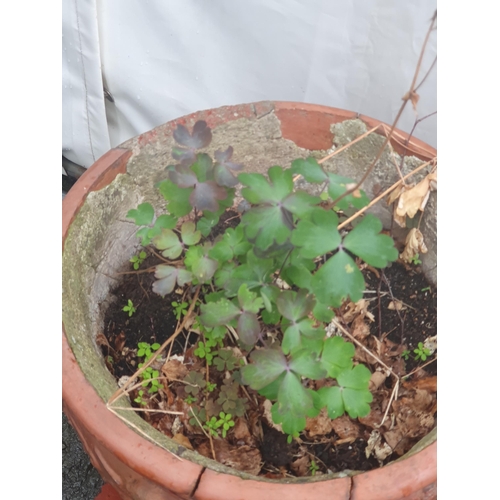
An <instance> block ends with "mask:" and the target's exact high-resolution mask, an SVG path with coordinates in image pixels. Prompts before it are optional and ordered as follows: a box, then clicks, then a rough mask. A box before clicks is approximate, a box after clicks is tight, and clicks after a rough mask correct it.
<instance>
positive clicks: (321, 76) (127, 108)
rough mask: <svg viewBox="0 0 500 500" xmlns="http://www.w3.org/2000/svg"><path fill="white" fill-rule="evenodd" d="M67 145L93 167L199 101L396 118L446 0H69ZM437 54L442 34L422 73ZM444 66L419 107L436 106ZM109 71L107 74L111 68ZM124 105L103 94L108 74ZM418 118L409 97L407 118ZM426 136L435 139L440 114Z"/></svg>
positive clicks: (406, 124) (73, 156)
mask: <svg viewBox="0 0 500 500" xmlns="http://www.w3.org/2000/svg"><path fill="white" fill-rule="evenodd" d="M63 6H64V7H63V37H64V38H63V154H64V155H65V156H66V157H68V158H69V159H70V160H72V161H74V162H76V163H78V164H80V165H83V166H85V167H88V166H90V165H91V164H92V163H93V161H95V160H96V159H97V158H99V157H100V156H101V155H102V154H104V153H105V152H106V151H107V150H108V149H109V148H110V147H114V146H116V145H118V144H120V143H121V142H123V141H125V140H127V139H128V138H130V137H132V136H135V135H137V134H140V133H142V132H145V131H147V130H150V129H151V128H153V127H155V126H157V125H159V124H161V123H164V122H166V121H168V120H171V119H173V118H176V117H178V116H182V115H185V114H187V113H191V112H193V111H196V110H199V109H207V108H213V107H218V106H222V105H226V104H238V103H244V102H252V101H260V100H286V101H301V102H311V103H317V104H325V105H329V106H335V107H339V108H344V109H349V110H352V111H357V112H360V113H363V114H365V115H369V116H372V117H374V118H378V119H380V120H382V121H385V122H389V123H390V122H392V120H393V119H394V117H395V116H396V113H397V111H398V109H399V107H400V104H401V97H402V96H403V95H404V93H405V92H406V91H407V90H408V88H409V85H410V82H411V79H412V76H413V72H414V69H415V65H416V62H417V59H418V55H419V53H420V49H421V47H422V43H423V41H424V37H425V34H426V32H427V30H428V27H429V22H430V18H431V16H432V15H433V13H434V10H435V9H436V0H405V1H401V0H350V1H346V0H345V1H342V2H340V1H338V2H334V1H332V0H294V1H292V0H246V1H235V0H212V1H206V0H169V1H166V0H63ZM435 56H436V32H433V34H432V36H431V39H430V43H429V45H428V50H427V53H426V56H425V58H424V61H423V65H422V70H421V76H423V75H424V74H425V72H426V71H427V69H428V68H429V67H430V65H431V64H432V61H433V60H434V58H435ZM436 69H437V68H436V67H434V69H433V71H432V73H431V74H430V76H429V78H428V79H427V80H426V82H425V83H424V85H423V86H422V87H421V88H420V89H419V94H420V102H419V106H418V112H419V116H420V117H422V116H425V115H427V114H429V113H432V112H433V111H435V110H436ZM101 75H102V76H101ZM103 79H104V81H105V84H106V87H107V88H108V89H109V91H110V92H111V94H112V96H113V98H114V100H115V102H114V103H111V102H109V101H107V100H106V101H105V100H104V96H103V92H102V86H103V81H102V80H103ZM414 120H415V114H414V113H413V110H412V109H411V106H407V109H406V110H405V114H404V115H403V117H402V119H401V120H400V122H399V127H400V128H401V129H403V130H406V131H410V130H411V128H412V126H413V123H414ZM415 136H416V137H418V138H420V139H422V140H424V141H425V142H428V143H429V144H431V145H432V146H436V115H434V116H433V117H431V118H429V119H427V120H425V121H423V122H421V123H420V124H419V125H418V127H417V129H416V131H415Z"/></svg>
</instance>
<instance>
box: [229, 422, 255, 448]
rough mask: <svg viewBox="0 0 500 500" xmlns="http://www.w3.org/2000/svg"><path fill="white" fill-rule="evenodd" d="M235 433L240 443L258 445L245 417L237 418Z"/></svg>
mask: <svg viewBox="0 0 500 500" xmlns="http://www.w3.org/2000/svg"><path fill="white" fill-rule="evenodd" d="M233 435H234V438H235V439H236V440H237V442H238V444H247V445H249V446H255V445H256V442H255V439H254V438H253V437H252V435H251V434H250V430H249V429H248V424H247V421H246V420H245V419H244V418H238V419H236V423H235V425H234V428H233Z"/></svg>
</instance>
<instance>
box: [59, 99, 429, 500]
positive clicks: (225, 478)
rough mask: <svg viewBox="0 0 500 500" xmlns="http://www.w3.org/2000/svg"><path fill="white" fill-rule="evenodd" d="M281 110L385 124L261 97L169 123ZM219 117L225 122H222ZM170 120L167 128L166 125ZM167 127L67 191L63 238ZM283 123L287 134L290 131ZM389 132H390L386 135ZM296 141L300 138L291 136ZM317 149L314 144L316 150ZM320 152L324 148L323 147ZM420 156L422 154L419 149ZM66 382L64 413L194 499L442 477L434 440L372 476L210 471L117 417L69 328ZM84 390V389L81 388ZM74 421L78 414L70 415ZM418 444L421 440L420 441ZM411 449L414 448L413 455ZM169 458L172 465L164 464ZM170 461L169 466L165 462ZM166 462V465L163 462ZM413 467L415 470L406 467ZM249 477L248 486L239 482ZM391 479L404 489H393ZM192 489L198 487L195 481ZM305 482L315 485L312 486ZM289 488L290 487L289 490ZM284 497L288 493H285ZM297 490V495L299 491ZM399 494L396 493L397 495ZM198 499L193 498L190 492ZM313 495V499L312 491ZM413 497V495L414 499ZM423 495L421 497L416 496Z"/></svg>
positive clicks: (419, 145) (383, 488) (381, 486)
mask: <svg viewBox="0 0 500 500" xmlns="http://www.w3.org/2000/svg"><path fill="white" fill-rule="evenodd" d="M269 108H270V109H271V111H274V112H275V113H276V115H277V116H278V118H279V119H280V120H281V121H282V124H283V119H285V120H286V118H287V116H286V115H287V114H290V113H304V114H307V113H312V114H316V115H318V116H319V115H325V116H326V119H327V120H329V121H330V123H334V122H333V121H331V120H332V117H335V119H336V121H337V122H340V121H344V120H348V119H354V118H359V119H361V120H362V121H363V122H365V123H366V124H367V125H368V126H369V127H375V126H377V125H379V124H381V123H382V122H380V121H379V120H376V119H373V118H370V117H366V116H364V115H359V114H357V113H353V112H350V111H346V110H342V109H338V108H332V107H327V106H322V105H316V104H305V103H296V102H271V103H270V102H267V101H266V102H258V103H250V104H242V105H235V106H224V107H222V108H214V110H206V111H198V112H195V113H191V114H189V115H186V116H183V117H179V118H177V119H175V120H171V121H170V122H167V124H170V125H173V126H175V125H176V124H177V123H185V122H186V121H195V120H196V119H205V120H206V121H207V122H208V124H209V126H213V125H214V123H215V125H218V124H222V123H227V122H228V121H231V120H236V119H238V118H242V117H245V116H258V113H259V110H261V111H262V110H263V111H266V109H269ZM215 110H217V111H219V110H222V111H223V112H221V113H220V115H219V117H215V118H214V116H212V115H210V113H211V112H212V111H215ZM218 118H219V121H217V120H218ZM167 124H164V125H167ZM164 125H160V126H159V127H156V128H154V129H152V130H151V131H148V132H145V133H144V134H141V135H139V136H137V137H136V138H133V139H131V140H129V141H126V142H125V143H123V144H121V145H120V146H118V147H116V148H113V149H111V150H110V151H108V152H107V153H106V154H104V155H103V156H102V157H101V158H99V159H98V160H97V161H96V162H95V163H94V164H93V165H92V166H91V167H90V168H89V169H88V170H87V171H86V172H85V173H84V174H83V175H82V176H81V177H80V179H79V180H78V181H77V182H76V183H75V185H74V186H73V187H72V188H71V190H70V191H69V192H68V194H67V195H66V196H65V198H64V199H63V211H62V215H63V217H62V218H63V228H62V229H63V231H62V233H63V234H62V236H63V239H62V243H63V249H64V242H65V239H66V237H67V234H68V231H69V228H70V226H71V223H72V221H73V219H74V217H75V216H76V214H77V213H78V212H79V210H80V208H81V207H82V205H83V204H84V202H85V199H86V197H87V195H88V194H89V193H90V192H92V191H96V190H99V189H102V188H103V187H105V186H107V185H108V184H110V183H111V182H112V181H113V180H114V179H115V177H116V176H117V175H118V174H119V173H126V169H127V162H128V160H129V159H130V157H131V156H132V155H133V151H132V148H131V147H130V141H132V140H138V142H139V144H140V145H141V146H142V145H145V144H147V143H149V142H151V141H153V140H155V139H156V137H157V134H158V133H159V131H160V129H161V128H162V127H163V126H164ZM284 128H285V127H284V126H283V137H284V138H289V137H287V136H286V134H287V132H286V131H285V130H284ZM396 131H397V133H398V134H399V135H400V136H401V137H403V138H404V139H403V140H405V139H407V138H408V134H406V133H405V132H402V131H400V130H398V129H396ZM382 135H383V134H382ZM292 140H293V139H292ZM409 147H411V148H412V151H409V152H408V154H409V155H411V154H413V155H415V156H419V157H421V158H422V159H424V158H426V159H429V158H432V157H434V156H436V150H435V149H434V148H432V147H431V146H429V145H427V144H425V143H424V142H422V141H420V140H418V139H416V138H411V140H410V142H409ZM310 149H312V148H310ZM318 149H319V148H318ZM417 153H418V154H417ZM62 344H63V357H62V368H63V386H62V395H63V402H64V407H65V411H66V412H67V413H69V414H70V416H71V415H74V416H75V417H76V419H77V420H79V421H80V422H82V423H83V424H84V425H85V426H86V428H87V429H90V430H91V432H92V433H93V436H95V438H96V439H97V440H98V441H99V442H100V443H105V446H106V447H107V448H108V449H109V450H110V451H111V452H112V453H114V454H115V455H116V456H117V457H118V458H119V459H120V460H121V461H122V462H123V463H125V464H126V465H128V466H129V467H131V468H133V469H134V470H137V471H139V472H140V473H142V474H144V475H146V476H147V477H149V478H150V479H152V480H153V481H155V482H157V483H158V484H160V485H167V486H168V487H169V488H170V489H171V490H172V491H179V492H180V491H186V488H185V486H183V484H185V482H186V481H187V482H188V483H190V484H191V485H192V488H193V489H191V492H192V493H191V494H194V493H195V492H196V494H195V496H194V497H193V498H199V499H202V498H207V499H208V498H213V497H209V496H208V495H209V494H213V491H214V488H215V490H217V491H218V494H219V495H220V496H219V497H217V498H221V499H225V498H227V499H228V500H232V499H233V498H234V497H229V496H227V495H231V494H233V493H231V490H230V489H229V493H228V491H227V489H228V488H230V486H231V485H235V484H236V485H242V484H243V488H244V489H245V491H247V490H248V492H249V493H250V492H252V495H251V496H248V497H247V496H246V495H245V497H242V498H249V499H250V498H254V497H255V498H257V496H261V497H262V495H265V496H267V495H268V494H269V492H270V488H271V489H274V488H275V486H280V487H281V486H282V487H283V488H285V489H284V490H283V491H285V496H283V495H282V497H283V500H286V499H288V498H290V499H292V498H298V497H296V496H290V497H289V496H288V493H286V491H290V493H291V494H292V495H295V494H300V493H301V492H302V493H303V494H305V493H307V495H313V496H311V497H310V498H316V497H318V496H319V495H320V494H321V495H325V494H328V495H330V498H351V499H356V498H359V499H361V498H365V497H363V496H362V495H363V494H366V493H367V492H369V493H370V495H369V497H366V498H371V499H372V500H378V499H380V500H391V499H393V498H394V499H397V498H401V494H402V493H403V494H404V496H407V495H409V494H411V493H412V492H413V491H415V487H417V488H419V489H423V488H425V487H426V486H428V485H432V484H433V483H435V481H436V450H437V442H435V441H434V442H432V443H431V444H430V445H427V446H426V447H424V448H423V449H421V450H420V451H418V452H416V453H414V454H413V455H411V456H409V457H408V458H405V459H404V460H401V459H400V460H397V461H395V462H391V463H390V464H388V465H386V466H384V467H382V468H379V469H375V470H372V471H369V472H365V473H359V474H356V475H353V476H351V477H343V478H335V479H331V478H330V479H327V478H325V479H321V480H317V481H307V482H303V483H302V482H300V483H299V482H294V483H286V482H283V481H279V480H269V479H267V480H266V479H263V478H259V477H255V479H253V480H252V479H245V480H244V479H242V478H240V477H238V476H235V475H231V474H220V473H218V472H216V471H214V470H211V469H208V468H207V469H205V468H204V467H203V466H202V465H200V464H197V463H194V462H191V461H188V460H185V459H184V460H182V459H179V458H177V457H176V456H174V455H173V454H172V453H170V452H169V451H168V450H165V449H164V448H162V447H159V446H157V445H155V444H153V443H152V442H150V441H149V440H147V439H146V438H144V437H142V436H141V435H140V434H138V433H136V432H135V431H133V430H132V429H131V428H130V427H128V426H127V425H126V424H125V423H123V422H122V421H121V420H120V419H119V418H118V417H116V416H115V415H114V414H113V413H111V411H109V410H108V409H107V407H106V403H105V402H104V401H103V400H102V399H101V397H100V396H99V395H98V394H97V392H96V391H95V389H94V388H93V387H92V385H91V384H90V383H89V382H88V381H87V379H86V378H85V375H84V374H83V372H82V371H81V370H80V368H79V365H78V362H77V360H76V358H75V356H74V354H73V351H72V350H71V348H70V346H69V344H68V341H67V338H66V334H65V331H64V325H63V335H62ZM75 387H78V390H75V389H74V388H75ZM70 420H71V418H70ZM417 446H418V445H417ZM130 447H133V448H141V449H142V452H141V453H129V449H130ZM410 453H411V452H410ZM165 461H166V462H165ZM165 463H168V467H165ZM160 464H162V465H160ZM408 468H409V470H410V471H411V473H410V474H408V473H407V472H405V471H407V470H408ZM241 481H244V483H240V482H241ZM333 482H334V483H335V490H332V483H333ZM391 484H395V485H396V486H394V487H395V488H396V490H397V491H394V492H392V493H391ZM190 487H191V486H190ZM306 487H309V489H307V488H306ZM287 488H288V489H289V490H287ZM346 488H347V490H346V491H347V495H349V492H351V494H352V496H350V497H349V496H342V497H341V496H338V497H337V494H336V493H335V495H334V496H331V495H332V492H333V491H336V492H338V493H340V491H341V490H342V491H344V490H345V489H346ZM279 491H280V495H281V491H282V490H279ZM292 492H293V493H292ZM398 494H399V495H400V496H397V495H398ZM190 498H191V496H190ZM308 498H309V496H308ZM412 498H413V497H412ZM415 498H417V497H415Z"/></svg>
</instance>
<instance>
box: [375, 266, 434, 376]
mask: <svg viewBox="0 0 500 500" xmlns="http://www.w3.org/2000/svg"><path fill="white" fill-rule="evenodd" d="M379 273H380V278H378V277H377V276H375V274H374V273H372V272H369V273H366V274H365V281H366V286H367V289H372V290H373V289H375V290H379V293H378V295H380V308H378V311H377V313H376V315H375V316H376V318H375V325H377V326H376V333H375V332H373V333H375V334H378V336H379V338H380V337H382V336H383V335H384V334H387V333H388V338H389V340H391V341H392V342H394V343H396V344H401V345H405V346H406V348H407V349H408V350H409V351H410V352H411V353H412V354H411V355H410V357H409V358H408V360H407V361H406V370H407V372H408V373H409V372H411V371H412V370H414V369H415V368H416V367H417V366H419V365H420V364H421V363H419V362H418V361H416V360H415V359H414V356H413V350H414V349H415V348H417V346H418V343H419V342H424V341H425V339H426V338H428V337H433V336H435V335H436V333H437V290H436V288H435V287H434V286H431V285H430V284H429V282H428V281H427V279H426V277H425V276H424V275H423V274H422V272H421V271H420V268H419V267H415V266H408V265H403V264H399V263H397V262H395V263H393V264H391V265H390V266H389V267H387V268H386V269H384V270H381V271H379ZM379 286H380V288H379ZM394 299H396V300H398V301H400V302H402V303H403V304H406V307H405V308H404V309H402V310H400V311H396V310H390V309H388V306H389V303H390V302H391V301H393V300H394ZM374 314H375V313H374ZM379 325H380V326H381V327H380V328H379ZM426 371H427V373H429V375H436V373H437V363H432V364H430V365H428V366H427V367H426Z"/></svg>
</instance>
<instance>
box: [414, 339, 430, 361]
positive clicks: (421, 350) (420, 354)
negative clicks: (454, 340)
mask: <svg viewBox="0 0 500 500" xmlns="http://www.w3.org/2000/svg"><path fill="white" fill-rule="evenodd" d="M413 352H414V353H415V359H416V360H417V361H425V360H426V359H427V356H430V354H431V352H430V351H429V349H427V348H426V347H424V344H422V342H419V343H418V346H417V348H416V349H413Z"/></svg>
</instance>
